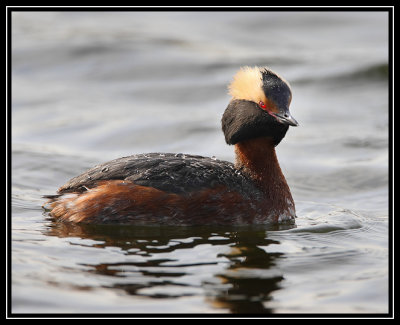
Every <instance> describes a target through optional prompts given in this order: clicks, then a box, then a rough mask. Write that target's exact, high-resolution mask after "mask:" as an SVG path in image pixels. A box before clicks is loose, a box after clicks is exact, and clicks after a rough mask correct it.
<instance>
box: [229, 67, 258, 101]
mask: <svg viewBox="0 0 400 325" xmlns="http://www.w3.org/2000/svg"><path fill="white" fill-rule="evenodd" d="M228 89H229V94H230V95H231V96H232V98H233V99H245V100H251V101H253V102H255V103H258V102H259V101H264V102H265V94H264V92H263V90H262V74H261V69H260V68H259V67H254V68H252V67H243V68H241V69H240V70H239V71H238V72H237V73H236V74H235V76H234V77H233V81H232V82H231V84H230V85H229V87H228Z"/></svg>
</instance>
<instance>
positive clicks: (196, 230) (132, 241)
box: [46, 222, 289, 314]
mask: <svg viewBox="0 0 400 325" xmlns="http://www.w3.org/2000/svg"><path fill="white" fill-rule="evenodd" d="M287 227H289V226H287ZM269 230H270V229H268V230H266V229H265V228H260V227H254V226H251V227H249V226H248V227H230V228H227V227H215V226H213V227H208V226H207V227H154V226H152V227H149V226H143V227H138V226H120V225H115V226H114V225H89V224H86V225H85V224H71V223H57V222H54V223H51V224H50V225H49V227H48V229H47V231H46V234H47V235H50V236H58V237H79V238H82V239H91V240H93V241H94V242H93V244H92V246H93V247H98V248H106V247H111V246H112V247H118V248H120V249H121V250H122V252H123V254H121V261H120V262H113V263H99V264H85V266H88V270H85V271H84V272H92V273H95V274H101V275H106V276H110V277H114V278H115V281H112V282H111V283H113V284H112V285H111V286H110V287H111V288H115V289H122V290H124V291H125V292H126V293H128V294H130V295H135V296H143V297H146V298H152V299H157V298H170V299H174V298H177V297H182V296H185V295H189V296H190V295H198V294H200V293H199V292H202V294H203V295H204V296H205V301H206V302H207V303H208V304H209V305H210V306H212V307H213V308H215V312H216V313H218V312H219V311H220V312H230V313H240V314H260V313H273V309H272V308H270V307H269V306H268V305H269V301H270V300H271V299H272V293H273V292H274V291H275V290H278V289H279V288H280V283H281V281H282V280H283V279H284V277H283V275H282V274H281V273H280V272H279V271H278V270H277V268H276V267H275V265H276V262H277V260H278V259H279V258H281V256H282V255H283V254H281V253H267V252H266V251H265V249H264V248H265V247H266V246H268V245H270V244H279V242H276V241H273V240H271V239H268V235H267V233H268V231H269ZM215 238H217V239H218V240H215ZM74 244H76V243H75V242H74ZM202 244H211V245H213V246H215V245H221V246H223V247H224V248H226V249H224V250H223V253H218V254H217V258H215V256H214V257H213V258H210V260H209V261H204V259H202V260H201V261H199V263H195V262H193V258H192V259H191V260H190V261H189V262H188V263H185V262H184V259H183V258H178V259H174V258H173V257H174V253H176V251H178V250H182V249H189V250H190V249H194V248H195V247H196V246H198V245H202ZM169 253H170V254H169ZM193 254H196V253H195V252H193ZM177 256H178V254H177ZM128 257H129V258H128ZM130 257H132V258H133V259H132V258H130ZM136 257H137V259H136ZM217 264H221V265H222V266H223V267H220V268H218V271H216V272H215V273H213V276H212V277H211V278H210V279H207V280H203V281H202V282H201V285H200V286H199V285H198V284H191V283H187V280H186V281H182V279H183V277H185V276H187V275H191V276H195V275H196V274H195V272H196V271H193V270H196V266H199V272H201V271H200V267H202V268H204V267H207V265H209V266H210V267H213V266H216V265H217ZM189 268H190V271H189ZM121 278H123V279H124V281H122V282H121V281H120V280H121ZM82 285H83V286H84V285H85V284H82ZM155 287H157V288H164V290H161V292H160V290H155V291H152V290H151V289H152V288H155ZM171 287H173V288H175V289H174V290H169V288H171ZM194 287H195V288H196V289H197V291H195V292H193V291H191V290H189V289H192V288H194ZM176 288H182V289H186V288H187V289H188V290H177V289H176ZM199 290H200V291H199ZM171 312H173V311H171Z"/></svg>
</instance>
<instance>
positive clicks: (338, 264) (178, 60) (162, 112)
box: [10, 12, 389, 314]
mask: <svg viewBox="0 0 400 325" xmlns="http://www.w3.org/2000/svg"><path fill="white" fill-rule="evenodd" d="M387 32H388V17H387V13H385V12H13V13H12V112H11V114H12V166H11V167H12V170H11V171H12V193H11V194H12V206H11V208H12V210H11V211H12V215H11V217H12V218H11V225H10V226H11V227H12V238H11V239H12V242H11V249H12V260H11V262H12V265H11V266H12V267H11V269H12V288H11V290H12V291H11V292H12V311H13V312H14V313H149V314H151V313H242V314H244V313H253V314H259V313H260V314H261V313H387V312H388V290H389V288H388V181H389V179H388V82H387V78H388V61H387V58H388V52H387V51H388V44H387V42H388V35H387ZM243 65H260V66H263V65H267V66H269V67H271V68H272V69H273V70H275V71H278V72H279V73H280V74H281V75H283V76H284V77H285V78H286V79H287V80H289V82H290V83H291V85H292V90H293V100H292V104H291V112H292V114H293V116H294V117H295V118H296V120H297V121H299V123H300V126H299V127H298V128H291V129H290V130H289V132H288V134H287V135H286V137H285V139H284V140H283V141H282V143H281V144H280V145H279V146H278V147H277V154H278V157H279V160H280V163H281V167H282V170H283V172H284V173H285V176H286V178H287V181H288V183H289V185H290V187H291V190H292V194H293V196H294V200H295V202H296V208H297V216H298V217H297V219H296V226H294V227H289V226H286V227H283V226H282V227H276V228H265V227H259V226H258V227H206V226H204V227H127V226H94V225H91V226H87V225H86V226H84V225H68V224H59V223H55V222H53V221H52V220H51V219H49V218H48V215H47V214H46V212H45V211H44V210H43V209H42V207H41V206H42V204H43V203H44V199H43V198H42V196H43V195H45V194H54V193H55V191H56V190H57V188H58V187H59V186H61V185H62V184H64V183H65V182H66V181H67V180H68V179H70V178H71V177H73V176H75V175H77V174H80V173H81V172H83V171H84V170H85V169H87V168H89V167H92V166H94V165H95V164H98V163H101V162H105V161H107V160H110V159H114V158H117V157H121V156H126V155H130V154H134V153H142V152H184V153H191V154H200V155H205V156H216V157H218V158H219V159H225V160H229V161H233V159H234V156H233V148H232V147H228V146H226V145H225V143H224V138H223V134H222V132H221V130H220V118H221V115H222V113H223V111H224V109H225V107H226V105H227V103H228V101H229V96H228V95H227V91H226V85H227V84H228V82H229V81H230V79H231V77H232V75H233V74H234V73H235V71H236V70H237V69H238V68H239V67H240V66H243Z"/></svg>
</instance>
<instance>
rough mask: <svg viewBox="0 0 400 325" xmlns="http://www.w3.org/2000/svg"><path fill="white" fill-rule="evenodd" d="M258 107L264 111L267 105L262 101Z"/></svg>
mask: <svg viewBox="0 0 400 325" xmlns="http://www.w3.org/2000/svg"><path fill="white" fill-rule="evenodd" d="M258 106H260V107H261V108H262V109H266V108H267V105H265V104H264V102H263V101H260V102H259V103H258Z"/></svg>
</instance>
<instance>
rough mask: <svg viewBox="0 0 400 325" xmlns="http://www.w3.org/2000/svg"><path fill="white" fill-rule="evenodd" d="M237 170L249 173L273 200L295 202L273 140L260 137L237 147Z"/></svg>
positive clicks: (241, 143) (238, 144)
mask: <svg viewBox="0 0 400 325" xmlns="http://www.w3.org/2000/svg"><path fill="white" fill-rule="evenodd" d="M235 153H236V168H238V169H241V170H243V171H244V172H245V173H247V174H248V175H249V176H250V177H251V178H252V179H253V180H254V182H255V183H256V184H257V185H258V186H259V187H260V188H261V189H262V190H263V192H264V193H265V194H266V195H267V196H268V197H269V198H270V199H272V200H279V201H280V200H281V199H285V200H286V199H288V200H290V201H293V199H292V195H291V193H290V189H289V186H288V185H287V183H286V179H285V176H284V175H283V173H282V170H281V167H280V166H279V162H278V158H277V156H276V152H275V146H274V144H273V141H272V139H271V138H268V137H260V138H255V139H251V140H247V141H243V142H240V143H237V144H236V145H235Z"/></svg>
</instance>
